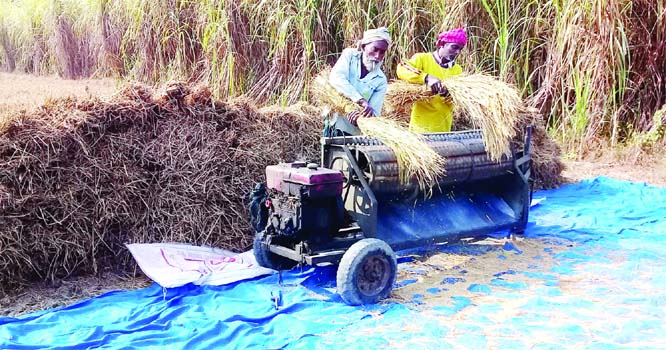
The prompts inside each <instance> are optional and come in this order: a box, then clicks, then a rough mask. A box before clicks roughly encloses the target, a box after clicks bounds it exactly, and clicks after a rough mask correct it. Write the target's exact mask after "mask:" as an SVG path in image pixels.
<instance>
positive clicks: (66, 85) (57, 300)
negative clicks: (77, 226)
mask: <svg viewBox="0 0 666 350" xmlns="http://www.w3.org/2000/svg"><path fill="white" fill-rule="evenodd" d="M115 87H116V83H115V82H113V81H112V80H77V81H72V80H63V79H60V78H57V77H33V76H27V75H17V74H7V73H0V124H2V120H3V118H5V117H6V116H7V115H9V114H10V113H11V112H12V111H16V110H20V109H29V108H34V107H35V106H37V105H39V104H41V103H43V101H44V100H45V99H47V98H53V97H61V96H68V95H79V96H80V95H86V94H93V95H101V96H106V95H110V94H112V93H113V92H114V91H115ZM652 158H653V159H651V160H650V161H643V162H641V163H642V165H632V164H628V163H625V162H621V161H617V160H598V159H597V160H579V161H565V163H566V166H567V169H566V170H565V171H564V173H563V174H564V176H565V178H566V179H567V180H568V181H569V182H578V181H580V180H581V179H586V178H593V177H597V176H607V177H611V178H616V179H621V180H627V181H634V182H646V183H648V184H651V185H656V186H663V187H666V155H663V154H662V155H655V156H653V157H652ZM504 243H505V242H504V241H495V240H485V241H482V242H479V243H478V244H484V245H489V246H492V245H502V244H504ZM512 244H514V245H515V246H516V247H517V248H519V249H520V250H522V251H524V252H525V254H524V256H533V254H531V252H532V251H534V252H536V251H539V250H542V249H544V245H549V247H551V248H552V249H554V250H557V249H565V246H566V245H562V244H561V242H542V241H531V240H523V239H514V240H513V242H512ZM487 255H488V257H487V258H479V257H477V258H476V259H470V258H469V257H465V256H452V255H450V254H435V255H431V256H425V257H419V258H417V259H416V260H415V261H414V262H412V263H409V264H410V266H411V267H412V268H414V267H415V268H418V269H419V270H421V272H422V271H425V274H424V273H421V272H419V273H417V274H413V273H411V272H409V271H405V270H401V272H400V274H399V280H401V279H402V280H405V279H410V274H411V275H414V276H416V278H414V279H415V280H416V281H417V282H416V283H413V284H410V285H408V286H406V287H403V288H398V289H397V290H395V291H394V293H393V294H392V296H391V297H392V299H394V300H396V301H401V300H411V299H412V296H413V295H414V294H417V293H421V294H424V295H431V296H430V297H429V298H430V299H429V301H430V302H433V303H437V302H438V301H437V300H438V299H442V298H446V297H447V296H450V295H452V293H453V295H458V294H460V293H462V294H465V291H464V290H457V289H456V288H458V289H459V287H456V286H455V284H451V285H450V286H449V287H448V288H447V289H448V291H447V293H439V294H433V293H430V294H428V293H427V292H426V291H427V290H429V289H432V288H433V287H440V284H441V280H442V278H443V277H444V276H446V274H447V273H450V271H451V270H452V269H455V268H460V267H461V266H464V267H465V269H466V270H467V271H468V274H467V275H466V279H467V281H468V282H473V281H476V280H478V283H486V282H487V280H489V279H490V278H492V273H487V272H488V271H486V267H485V266H488V262H489V261H491V260H489V259H492V264H493V265H494V266H493V269H497V268H501V267H498V266H496V265H497V259H496V257H497V256H496V254H494V255H493V254H487ZM511 263H512V264H520V261H517V260H515V259H512V262H511ZM514 267H515V266H514ZM507 268H508V267H507ZM493 273H494V272H493ZM151 283H152V282H151V281H150V280H148V279H147V278H146V277H145V276H143V275H142V274H141V273H140V272H139V273H137V274H135V275H134V276H119V275H113V274H106V275H103V276H91V277H76V278H70V279H66V280H62V281H57V282H52V283H37V284H35V285H33V286H30V287H29V288H26V289H24V290H23V291H22V292H20V293H18V294H17V295H13V296H5V297H3V298H1V299H0V316H19V315H23V314H27V313H30V312H34V311H38V310H44V309H49V308H54V307H60V306H66V305H70V304H73V303H75V302H77V301H80V300H85V299H89V298H92V297H95V296H98V295H101V294H104V293H107V292H110V291H114V290H129V289H137V288H143V287H146V286H148V285H150V284H151ZM456 293H458V294H456Z"/></svg>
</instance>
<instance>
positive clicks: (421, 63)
mask: <svg viewBox="0 0 666 350" xmlns="http://www.w3.org/2000/svg"><path fill="white" fill-rule="evenodd" d="M466 44H467V34H466V33H465V30H464V29H462V28H458V29H453V30H450V31H448V32H443V33H440V34H439V35H438V37H437V44H436V48H435V51H434V52H422V53H417V54H415V55H414V56H412V58H410V59H409V61H407V62H403V63H400V64H399V65H398V68H397V74H398V78H400V79H402V80H404V81H407V82H410V83H414V84H426V85H427V86H428V87H429V88H430V89H432V91H433V92H434V93H435V94H437V95H435V96H433V97H431V98H429V99H427V100H423V101H419V102H415V103H414V105H413V106H412V115H411V119H410V121H409V130H411V131H413V132H417V133H429V132H447V131H451V123H452V121H453V103H452V102H451V99H450V98H449V96H448V95H449V94H448V91H447V90H446V87H444V86H442V82H441V81H442V80H443V79H446V78H447V77H451V76H454V75H459V74H461V73H462V68H461V67H460V66H459V65H458V64H456V61H455V59H456V57H457V56H458V54H460V51H461V50H462V49H463V47H465V45H466Z"/></svg>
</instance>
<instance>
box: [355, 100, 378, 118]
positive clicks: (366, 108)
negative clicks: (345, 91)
mask: <svg viewBox="0 0 666 350" xmlns="http://www.w3.org/2000/svg"><path fill="white" fill-rule="evenodd" d="M356 103H357V104H358V105H359V106H361V108H363V110H361V114H362V115H363V116H364V117H366V118H370V117H374V116H375V112H374V111H373V110H372V107H370V103H368V101H366V99H364V98H362V99H360V100H358V102H356Z"/></svg>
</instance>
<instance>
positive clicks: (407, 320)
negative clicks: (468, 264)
mask: <svg viewBox="0 0 666 350" xmlns="http://www.w3.org/2000/svg"><path fill="white" fill-rule="evenodd" d="M542 197H546V198H547V199H546V200H545V201H543V202H541V203H540V204H539V205H537V206H535V207H533V208H532V211H531V213H530V223H529V225H528V229H527V231H526V233H525V236H526V239H532V240H562V242H568V243H564V244H565V246H563V247H562V249H559V250H557V251H555V250H552V249H549V248H544V249H543V250H542V251H541V252H540V254H538V255H535V256H531V257H529V259H531V262H530V265H529V266H527V267H526V268H524V269H522V270H518V269H514V268H511V269H506V270H504V271H493V272H491V273H489V279H488V280H489V281H491V282H490V283H487V284H473V285H470V287H469V288H468V289H467V290H466V291H465V292H466V293H469V295H453V296H451V297H450V298H448V299H447V300H446V302H445V303H441V304H440V305H436V306H432V307H423V306H420V305H419V303H421V301H420V300H423V298H424V297H428V296H431V295H436V293H440V291H441V290H442V289H443V288H446V287H447V286H455V285H456V284H443V285H432V286H429V287H431V288H429V289H428V292H425V295H424V294H419V295H418V296H417V297H415V298H414V300H415V301H417V302H413V303H411V302H410V303H394V302H389V303H382V304H378V305H372V306H363V307H351V306H347V305H345V304H344V303H343V302H342V301H341V300H340V298H339V296H337V295H336V294H335V286H334V283H335V277H334V276H335V270H334V269H333V268H330V267H329V268H317V269H307V270H304V271H294V272H289V273H286V274H284V284H285V285H278V283H277V282H278V276H277V275H273V276H268V277H264V278H258V279H255V280H250V281H243V282H239V283H236V284H233V285H229V286H219V287H207V286H204V287H199V286H193V285H186V286H184V287H180V288H174V289H168V290H163V289H162V288H161V287H160V286H158V285H153V286H152V287H149V288H145V289H141V290H135V291H119V292H112V293H107V294H105V295H102V296H100V297H97V298H93V299H90V300H86V301H83V302H80V303H77V304H73V305H70V306H68V307H64V308H59V309H53V310H45V311H40V312H36V313H33V314H29V315H25V316H22V317H18V318H10V317H0V349H44V348H51V349H85V348H102V349H121V348H122V349H127V348H141V349H152V348H154V349H163V348H168V349H212V348H225V349H237V348H260V349H282V348H287V349H328V348H333V347H335V348H340V349H357V348H358V349H361V348H362V349H373V348H404V349H415V348H419V349H460V348H466V349H483V348H497V349H505V348H506V349H521V348H532V349H562V348H585V349H659V348H662V349H663V348H664V346H663V345H662V344H666V322H664V320H665V319H666V293H664V290H666V269H665V268H664V265H666V219H665V217H666V188H659V187H652V186H646V185H644V184H636V183H628V182H623V181H617V180H612V179H608V178H597V179H594V180H588V181H583V182H582V183H579V184H573V185H567V186H564V187H562V188H559V189H555V190H550V191H540V192H537V193H535V198H542ZM448 249H451V250H456V249H459V250H461V251H457V252H456V253H458V254H465V253H466V252H465V251H464V250H465V249H468V248H467V247H465V246H461V245H458V246H455V245H452V246H451V247H449V248H448ZM500 249H501V251H500V253H499V255H498V258H499V259H501V258H500V257H504V259H506V260H505V261H504V262H508V263H511V259H512V257H513V256H514V255H515V254H519V252H520V253H522V251H520V249H517V248H516V247H512V246H503V247H500ZM517 250H518V251H517ZM467 253H468V254H484V253H485V252H473V251H467ZM546 257H548V258H549V259H554V261H555V262H556V263H555V264H553V265H552V266H550V267H548V268H543V266H542V262H543V260H544V258H546ZM523 258H525V257H524V256H523ZM457 273H458V275H456V276H459V277H456V276H453V275H452V276H451V277H452V278H453V279H451V280H450V281H461V280H462V277H463V276H466V275H465V274H464V272H463V271H457ZM515 277H521V278H522V281H517V280H514V279H513V278H515ZM458 278H461V279H458ZM278 291H279V292H280V295H281V298H280V300H278V304H279V305H278V306H279V307H278V309H276V308H275V300H271V296H272V295H277V292H278Z"/></svg>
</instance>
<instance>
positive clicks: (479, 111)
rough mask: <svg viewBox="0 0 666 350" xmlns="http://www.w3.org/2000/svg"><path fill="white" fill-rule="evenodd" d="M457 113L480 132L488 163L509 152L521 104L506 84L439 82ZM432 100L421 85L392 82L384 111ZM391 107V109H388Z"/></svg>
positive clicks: (484, 79) (472, 78)
mask: <svg viewBox="0 0 666 350" xmlns="http://www.w3.org/2000/svg"><path fill="white" fill-rule="evenodd" d="M442 84H443V85H444V86H446V88H447V89H448V90H449V94H450V95H451V99H452V100H453V103H454V104H455V106H456V109H457V111H458V112H462V113H465V114H467V115H468V117H469V118H470V120H471V121H472V123H473V124H474V126H475V127H479V128H481V129H482V130H483V139H484V143H485V145H486V150H487V151H488V154H489V156H490V158H491V159H493V160H499V159H501V157H502V155H509V154H510V152H511V148H510V140H511V139H513V137H514V136H515V135H516V131H517V130H516V127H515V126H516V122H515V121H516V118H518V114H519V110H520V108H521V107H522V105H523V101H522V99H521V98H520V95H519V94H518V91H517V90H516V89H515V88H514V87H513V86H512V85H510V84H508V83H505V82H503V81H500V80H497V79H496V78H495V77H493V76H490V75H485V74H471V75H459V76H454V77H451V78H447V79H445V80H444V81H442ZM430 97H432V92H430V91H426V90H424V89H423V86H422V85H419V84H409V83H404V82H392V83H391V84H389V90H388V92H387V98H386V101H387V103H386V104H387V108H388V109H389V110H397V109H398V108H400V107H396V106H400V105H409V106H411V104H412V103H413V102H415V101H419V100H423V99H427V98H430ZM388 106H391V107H388Z"/></svg>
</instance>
